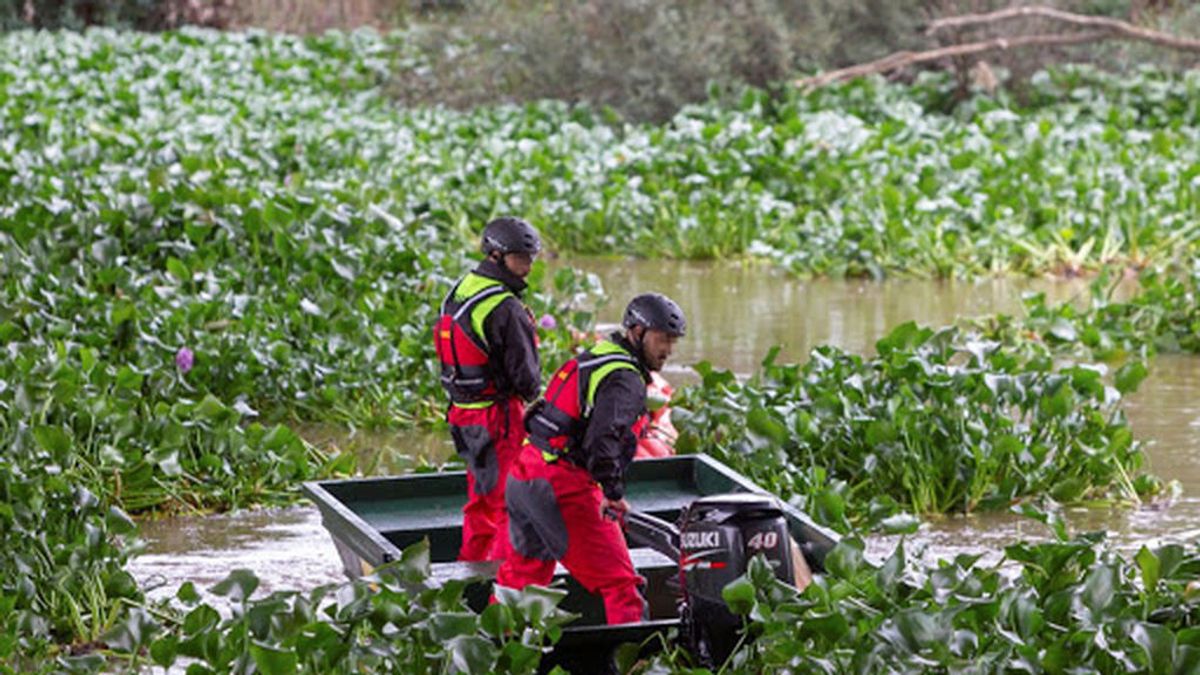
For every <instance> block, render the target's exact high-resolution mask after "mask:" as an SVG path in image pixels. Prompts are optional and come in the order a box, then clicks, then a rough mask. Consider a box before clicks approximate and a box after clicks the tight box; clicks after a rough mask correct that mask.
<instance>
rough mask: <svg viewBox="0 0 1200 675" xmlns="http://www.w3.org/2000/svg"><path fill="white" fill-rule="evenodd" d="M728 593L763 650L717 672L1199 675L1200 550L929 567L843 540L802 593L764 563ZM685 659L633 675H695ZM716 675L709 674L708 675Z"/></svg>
mask: <svg viewBox="0 0 1200 675" xmlns="http://www.w3.org/2000/svg"><path fill="white" fill-rule="evenodd" d="M754 563H755V564H752V565H751V567H750V571H749V573H748V574H747V575H745V576H744V577H742V578H741V579H739V580H738V581H735V582H733V583H732V584H730V585H729V586H728V587H726V588H725V593H724V596H725V599H726V601H727V602H728V603H729V606H730V608H731V609H733V610H734V611H735V612H737V613H739V614H742V615H743V616H745V617H746V620H747V623H748V625H749V629H748V630H749V633H750V634H751V635H753V636H755V638H756V639H754V640H753V641H748V642H747V643H746V644H745V646H744V647H743V649H741V650H740V651H738V652H736V653H735V654H733V655H732V656H731V657H730V659H729V661H728V663H726V664H718V666H721V665H723V666H724V668H723V669H722V670H723V672H814V673H878V672H888V673H927V672H962V673H1002V672H1044V673H1073V672H1101V673H1115V672H1130V673H1132V672H1138V673H1190V672H1195V671H1196V670H1197V668H1200V627H1198V624H1200V595H1198V593H1197V589H1198V588H1200V586H1198V584H1200V550H1198V549H1197V548H1196V547H1195V546H1190V547H1184V546H1180V545H1177V544H1170V545H1164V546H1161V547H1158V548H1154V549H1151V548H1147V547H1143V548H1142V549H1141V550H1140V551H1139V552H1138V553H1137V554H1136V556H1134V557H1133V559H1127V558H1125V557H1122V556H1120V555H1117V554H1115V553H1113V552H1112V551H1111V550H1110V549H1108V548H1107V546H1106V545H1105V544H1104V537H1103V534H1102V533H1096V534H1091V535H1082V536H1078V537H1076V538H1072V539H1068V538H1063V539H1059V540H1058V541H1052V542H1046V543H1041V544H1023V543H1022V544H1014V545H1012V546H1009V547H1008V548H1007V549H1006V550H1005V559H1004V560H1003V561H1001V562H998V563H995V564H984V563H981V562H980V559H979V557H978V556H971V555H959V556H957V557H956V558H955V559H953V560H946V561H942V562H940V563H939V564H937V565H934V566H929V567H925V566H922V565H919V564H916V563H913V562H911V561H910V560H909V557H908V554H907V551H906V547H905V546H904V545H903V544H901V545H900V546H898V547H897V548H896V550H895V552H893V553H892V555H891V556H890V557H889V558H888V559H887V561H885V562H884V564H883V565H882V566H879V567H875V566H873V565H869V564H866V563H865V561H864V558H863V553H862V542H861V541H860V540H855V539H847V540H845V541H843V542H842V543H841V544H839V546H838V548H837V549H835V550H834V551H832V552H831V553H830V555H829V558H827V566H828V567H829V574H827V575H824V576H822V577H818V578H817V579H816V581H815V582H814V583H813V584H812V585H810V586H809V587H808V588H806V589H805V591H804V592H803V593H799V594H798V593H797V592H796V590H795V589H794V588H792V587H790V586H787V585H785V584H781V583H780V582H778V581H776V580H775V577H774V573H773V572H772V570H771V569H770V568H769V567H768V566H767V565H766V564H765V563H763V561H762V560H761V559H756V560H755V561H754ZM691 667H692V659H691V658H690V657H689V655H687V654H686V653H685V652H683V651H674V652H668V653H666V654H664V655H662V656H659V657H656V658H655V659H653V660H651V661H648V662H643V663H640V664H636V665H635V666H634V667H633V668H631V670H629V671H628V672H634V673H651V672H674V673H694V672H696V671H694V670H692V669H691ZM709 672H711V671H709Z"/></svg>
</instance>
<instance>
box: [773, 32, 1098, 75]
mask: <svg viewBox="0 0 1200 675" xmlns="http://www.w3.org/2000/svg"><path fill="white" fill-rule="evenodd" d="M1108 37H1111V33H1109V32H1107V31H1088V32H1085V33H1071V34H1066V35H1018V36H1016V37H1010V38H992V39H990V40H984V41H982V42H968V43H966V44H961V45H952V46H949V47H940V48H938V49H931V50H928V51H923V52H913V51H904V52H896V53H895V54H891V55H889V56H885V57H883V58H882V59H878V60H875V61H871V62H869V63H860V64H859V65H857V66H850V67H849V68H841V69H838V70H831V71H829V72H827V73H821V74H820V75H814V76H812V77H804V78H800V79H798V80H795V81H794V82H793V84H794V85H795V86H797V87H800V88H802V89H814V88H816V87H824V86H825V85H827V84H831V83H833V82H839V81H841V80H851V79H854V78H856V77H864V76H866V75H878V74H881V73H886V72H890V71H893V70H898V69H900V68H906V67H908V66H914V65H917V64H919V63H928V62H930V61H940V60H941V59H946V58H950V57H954V56H972V55H975V54H985V53H987V52H994V51H1004V50H1007V49H1014V48H1017V47H1029V46H1033V45H1041V46H1059V45H1073V44H1081V43H1084V42H1096V41H1098V40H1103V39H1105V38H1108Z"/></svg>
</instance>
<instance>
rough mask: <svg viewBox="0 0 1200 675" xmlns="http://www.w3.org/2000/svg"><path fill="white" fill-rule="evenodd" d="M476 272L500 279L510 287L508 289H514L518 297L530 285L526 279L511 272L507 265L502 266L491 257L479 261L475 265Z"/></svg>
mask: <svg viewBox="0 0 1200 675" xmlns="http://www.w3.org/2000/svg"><path fill="white" fill-rule="evenodd" d="M475 273H476V274H478V275H480V276H485V277H487V278H489V279H495V280H496V281H499V282H500V283H502V284H504V285H505V286H506V287H508V290H510V291H512V292H513V295H516V296H518V297H520V295H521V293H523V292H524V291H525V289H526V287H528V284H526V283H525V280H524V279H522V278H521V277H518V276H517V275H515V274H513V273H512V272H509V271H508V268H507V267H501V266H500V265H499V264H497V263H495V262H493V261H492V259H491V258H484V259H483V260H481V261H479V264H478V265H476V266H475Z"/></svg>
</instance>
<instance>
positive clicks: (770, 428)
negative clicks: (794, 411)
mask: <svg viewBox="0 0 1200 675" xmlns="http://www.w3.org/2000/svg"><path fill="white" fill-rule="evenodd" d="M746 427H747V428H748V429H749V430H750V431H752V432H754V433H756V434H758V435H759V436H763V437H765V438H767V439H768V440H770V441H771V442H773V443H775V444H776V445H783V444H785V443H787V440H788V432H787V427H786V426H784V424H783V423H782V422H780V421H779V420H777V419H775V416H774V415H772V414H771V412H770V411H768V410H766V409H764V408H754V409H753V410H751V411H750V413H749V414H747V415H746Z"/></svg>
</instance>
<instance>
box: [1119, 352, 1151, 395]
mask: <svg viewBox="0 0 1200 675" xmlns="http://www.w3.org/2000/svg"><path fill="white" fill-rule="evenodd" d="M1149 374H1150V371H1148V370H1147V369H1146V364H1145V363H1143V362H1142V361H1139V360H1131V361H1129V362H1127V363H1126V364H1125V365H1123V366H1121V367H1120V368H1118V369H1117V373H1116V375H1115V376H1114V377H1113V380H1114V384H1115V385H1116V387H1117V391H1119V392H1121V395H1122V396H1126V395H1128V394H1132V393H1133V392H1135V391H1137V388H1138V385H1140V384H1141V383H1142V380H1144V379H1146V376H1147V375H1149Z"/></svg>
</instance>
